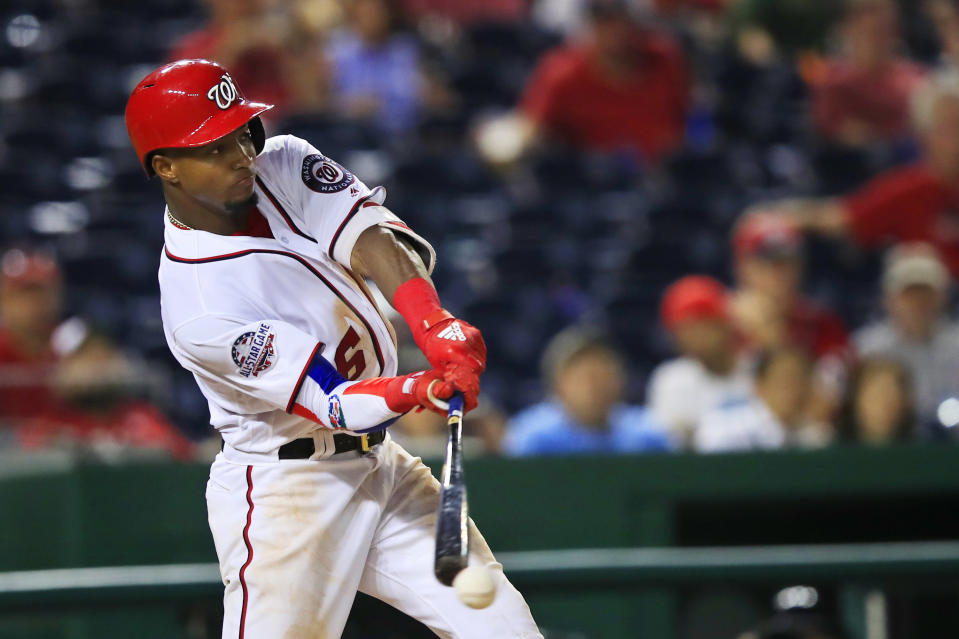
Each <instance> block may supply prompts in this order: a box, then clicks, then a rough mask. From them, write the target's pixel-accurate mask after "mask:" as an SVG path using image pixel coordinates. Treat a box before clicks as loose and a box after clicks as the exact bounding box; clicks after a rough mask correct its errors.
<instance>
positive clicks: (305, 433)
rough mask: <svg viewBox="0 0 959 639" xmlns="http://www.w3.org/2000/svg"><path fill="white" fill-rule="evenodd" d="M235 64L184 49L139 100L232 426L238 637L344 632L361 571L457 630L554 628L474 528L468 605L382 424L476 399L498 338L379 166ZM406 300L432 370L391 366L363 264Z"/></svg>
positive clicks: (319, 638)
mask: <svg viewBox="0 0 959 639" xmlns="http://www.w3.org/2000/svg"><path fill="white" fill-rule="evenodd" d="M270 108H271V105H268V104H262V103H257V102H252V101H249V100H247V99H245V98H244V97H243V95H242V94H241V93H240V91H239V89H238V87H237V86H236V84H235V83H234V82H233V80H232V79H231V77H230V75H229V73H227V71H226V70H225V69H223V68H222V67H221V66H219V65H217V64H215V63H213V62H209V61H206V60H181V61H179V62H174V63H172V64H168V65H166V66H164V67H161V68H160V69H157V70H156V71H154V72H153V73H151V74H149V75H148V76H147V77H146V78H144V79H143V80H142V81H141V82H140V83H139V84H138V85H137V86H136V88H135V89H134V90H133V93H132V94H131V96H130V99H129V101H128V102H127V107H126V124H127V130H128V132H129V134H130V139H131V141H132V142H133V147H134V149H135V150H136V152H137V154H138V155H139V158H140V160H141V162H142V163H143V166H144V168H145V169H146V172H147V174H148V175H150V176H156V177H157V178H159V180H160V183H161V185H162V187H163V193H164V196H165V199H166V203H167V207H166V212H165V215H166V228H165V234H164V248H163V254H162V256H161V262H160V272H159V280H160V294H161V306H162V310H161V313H162V319H163V328H164V332H165V334H166V338H167V342H168V344H169V346H170V349H171V351H172V352H173V355H174V356H175V357H176V359H177V360H178V361H179V362H180V364H182V365H183V367H184V368H186V369H187V370H189V371H190V372H191V373H193V375H194V377H195V378H196V381H197V384H198V385H199V387H200V390H201V391H202V392H203V394H204V396H206V398H207V400H208V402H209V406H210V415H211V423H212V424H213V426H214V427H216V428H217V430H219V432H220V435H221V436H222V437H223V449H222V452H221V453H220V454H219V455H217V457H216V459H215V461H214V462H213V466H212V468H211V470H210V479H209V483H208V484H207V491H206V498H207V505H208V512H209V523H210V529H211V530H212V532H213V538H214V542H215V545H216V551H217V556H218V557H219V562H220V572H221V575H222V578H223V585H224V588H225V593H224V620H223V637H231V638H236V637H239V639H243V638H244V637H248V638H250V639H273V638H279V637H287V638H289V639H293V638H296V639H306V638H316V639H327V638H335V637H339V636H340V634H341V633H342V630H343V627H344V624H345V623H346V618H347V615H348V613H349V611H350V608H351V605H352V603H353V599H354V596H355V593H356V591H357V590H359V591H361V592H365V593H368V594H370V595H372V596H374V597H377V598H379V599H381V600H383V601H385V602H387V603H389V604H391V605H393V606H395V607H396V608H398V609H400V610H402V611H403V612H405V613H407V614H409V615H411V616H413V617H415V618H416V619H419V620H420V621H422V622H423V623H424V624H426V625H427V626H429V627H430V628H431V629H432V630H433V631H434V632H436V633H437V634H438V635H439V636H441V637H463V638H467V637H475V638H476V639H490V638H493V637H495V638H497V639H500V638H509V637H542V635H540V633H539V631H538V630H537V628H536V624H535V623H534V621H533V619H532V616H531V615H530V612H529V608H528V607H527V605H526V603H525V602H524V600H523V598H522V596H521V595H520V594H519V593H518V592H517V591H516V589H515V588H513V586H512V585H511V584H510V583H509V582H508V581H507V580H506V578H505V577H504V576H503V572H502V567H501V566H500V565H499V564H498V563H496V561H495V559H494V558H493V555H492V554H491V553H490V550H489V547H488V546H487V545H486V543H485V542H484V540H483V538H482V537H481V536H480V534H479V533H478V531H476V530H475V527H473V528H472V529H471V536H472V554H471V557H470V561H471V563H474V564H481V565H485V566H487V567H488V568H490V569H492V570H493V573H494V575H495V579H496V581H497V590H498V595H497V597H496V601H495V602H494V603H493V604H492V605H491V606H489V607H488V608H485V609H483V610H473V609H470V608H467V607H466V606H465V605H463V604H462V603H460V602H459V600H458V599H457V598H456V595H455V593H454V591H453V589H451V588H446V587H444V586H442V585H440V584H439V582H437V580H436V579H435V578H434V577H433V573H432V552H433V544H434V539H433V535H434V526H435V509H436V506H437V496H438V492H439V489H438V484H437V482H436V481H435V480H434V478H433V477H432V475H431V474H430V472H429V469H427V468H426V466H424V465H423V464H422V463H421V462H420V461H419V459H417V458H414V457H412V456H410V454H409V453H407V452H406V451H405V450H403V449H402V448H401V447H400V446H399V445H397V444H395V443H394V442H392V441H391V439H390V437H389V435H388V434H387V432H386V428H387V427H388V426H389V425H390V424H392V423H393V422H394V421H395V420H396V419H397V418H398V417H399V416H401V415H402V414H404V413H405V412H407V411H409V410H411V409H414V408H426V409H430V410H439V408H437V406H436V405H435V404H434V403H433V401H432V400H433V398H440V399H442V398H447V397H449V396H450V395H451V394H452V393H453V391H454V389H458V390H460V391H462V392H463V393H464V395H465V397H466V403H467V407H468V408H471V407H474V406H475V405H476V396H477V394H478V393H479V374H480V373H481V372H482V371H483V369H484V368H485V364H486V361H485V360H486V347H485V345H484V344H483V339H482V337H481V336H480V333H479V331H477V330H476V329H475V328H474V327H472V326H470V325H469V324H467V323H466V322H464V321H462V320H458V319H456V318H454V317H453V316H452V315H450V314H449V313H448V312H447V311H445V310H443V308H442V306H441V305H440V302H439V299H438V297H437V294H436V291H435V289H434V288H433V285H432V283H431V281H430V279H429V273H430V272H431V271H432V268H433V263H434V259H435V255H434V253H433V249H432V247H430V245H429V243H427V242H426V241H425V240H424V239H423V238H421V237H420V236H418V235H417V234H416V233H415V232H413V231H412V230H411V229H410V228H409V227H408V226H407V225H406V224H404V223H403V222H402V221H401V220H400V219H399V218H398V217H396V216H395V215H394V214H393V213H391V212H390V211H389V210H388V209H387V208H386V207H385V206H383V202H384V199H385V195H386V194H385V192H384V190H383V189H382V188H381V187H377V188H375V189H372V190H371V189H369V188H367V186H366V185H365V184H363V183H362V182H361V181H360V180H359V179H357V178H356V177H355V176H354V175H353V174H351V173H350V172H349V171H348V170H347V169H346V168H344V167H342V166H341V165H339V164H337V163H336V162H335V161H334V160H332V159H330V158H328V157H325V156H324V155H323V154H322V153H320V151H318V150H317V149H315V148H314V147H313V146H311V145H310V144H309V143H308V142H305V141H304V140H301V139H298V138H296V137H293V136H288V135H287V136H276V137H271V138H270V139H265V134H264V131H263V125H262V123H261V122H260V115H261V114H262V113H263V112H264V111H267V110H268V109H270ZM366 279H370V280H372V281H373V282H374V283H375V284H376V285H377V286H378V287H379V289H380V290H381V291H382V292H383V294H384V295H385V296H386V298H387V299H389V300H391V301H392V304H393V306H394V307H395V308H396V309H397V310H398V311H399V312H400V313H401V314H402V315H403V317H404V318H405V319H406V321H407V322H408V323H409V325H410V328H411V329H412V331H413V335H414V338H415V340H416V343H417V344H418V345H419V346H420V348H421V349H422V350H423V352H424V354H425V355H426V357H427V359H428V360H429V363H430V365H431V366H432V369H431V370H428V371H423V372H420V373H416V374H412V375H405V376H401V377H396V376H395V374H396V345H395V337H394V335H393V333H392V331H391V328H390V324H389V322H388V321H387V320H386V319H385V318H384V316H383V314H382V313H381V311H380V309H379V308H378V307H377V305H376V303H375V302H374V301H373V298H372V296H371V295H370V291H369V289H368V288H367V284H366V282H365V280H366Z"/></svg>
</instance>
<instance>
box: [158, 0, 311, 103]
mask: <svg viewBox="0 0 959 639" xmlns="http://www.w3.org/2000/svg"><path fill="white" fill-rule="evenodd" d="M206 5H207V8H208V10H209V14H210V19H209V23H208V24H207V26H205V27H203V28H201V29H199V30H197V31H194V32H192V33H188V34H186V35H185V36H183V37H182V38H180V40H178V41H177V42H176V43H175V44H174V45H173V47H172V48H171V50H170V60H185V59H190V58H204V59H208V60H214V61H215V62H219V63H220V64H222V65H223V66H225V67H227V68H229V69H230V70H231V73H232V74H233V76H234V79H235V80H236V83H237V84H238V85H239V86H241V87H243V90H244V92H246V95H247V97H252V98H254V99H256V100H258V101H260V102H267V103H269V104H273V105H276V108H275V109H273V111H272V112H270V113H268V114H266V117H268V118H270V119H279V118H280V117H281V116H282V115H283V114H284V113H286V112H288V111H309V110H316V109H318V108H319V107H320V105H321V101H322V96H323V86H324V83H325V77H324V73H323V66H322V65H321V64H320V63H319V61H320V60H321V57H320V56H319V55H314V54H313V52H312V51H310V44H309V43H310V41H311V37H310V36H312V35H315V34H302V33H300V32H299V31H298V30H297V29H298V28H300V27H302V25H304V24H307V22H306V21H304V20H302V19H300V18H302V17H303V13H302V12H297V11H296V10H294V9H295V8H294V7H292V6H291V5H290V3H287V2H277V0H206ZM314 13H315V12H314Z"/></svg>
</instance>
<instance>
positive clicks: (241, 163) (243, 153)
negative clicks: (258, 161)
mask: <svg viewBox="0 0 959 639" xmlns="http://www.w3.org/2000/svg"><path fill="white" fill-rule="evenodd" d="M234 151H235V152H234V154H233V155H234V164H233V166H234V168H237V169H243V168H249V167H250V166H252V164H253V160H254V158H256V149H255V148H253V145H252V144H244V143H243V141H242V140H237V141H236V149H235V150H234Z"/></svg>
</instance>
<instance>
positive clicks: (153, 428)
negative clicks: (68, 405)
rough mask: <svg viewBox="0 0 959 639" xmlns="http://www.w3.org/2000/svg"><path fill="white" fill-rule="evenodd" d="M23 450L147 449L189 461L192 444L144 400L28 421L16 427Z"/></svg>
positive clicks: (65, 412)
mask: <svg viewBox="0 0 959 639" xmlns="http://www.w3.org/2000/svg"><path fill="white" fill-rule="evenodd" d="M17 439H18V441H19V443H20V445H21V446H23V448H24V449H28V450H36V449H42V448H52V447H55V446H57V445H59V444H67V445H76V446H81V447H84V448H91V449H96V448H97V447H98V446H109V447H122V448H136V449H148V450H156V451H159V452H163V453H165V454H167V455H169V456H170V457H172V458H174V459H180V460H188V459H190V457H191V456H192V453H193V444H192V443H191V442H190V440H188V439H187V438H186V437H184V436H183V435H182V434H181V433H180V432H179V431H178V430H177V429H176V428H175V427H174V426H173V425H172V424H171V423H170V422H169V421H168V420H167V418H166V417H164V416H163V414H162V413H161V412H160V411H158V410H157V409H156V408H154V407H153V406H151V405H150V404H148V403H146V402H143V401H136V400H133V401H127V402H123V403H121V404H119V405H118V406H115V407H111V408H110V409H108V410H106V411H104V412H80V411H77V410H64V411H62V412H61V413H59V414H58V413H52V414H48V415H46V416H43V417H38V418H35V419H32V420H29V421H28V422H26V423H25V424H24V425H23V426H22V427H21V428H19V429H18V430H17Z"/></svg>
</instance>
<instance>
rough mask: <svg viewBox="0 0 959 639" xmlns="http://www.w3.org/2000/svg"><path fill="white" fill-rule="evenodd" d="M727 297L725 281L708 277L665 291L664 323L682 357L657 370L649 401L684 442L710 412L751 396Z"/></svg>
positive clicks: (684, 280) (693, 278) (695, 277)
mask: <svg viewBox="0 0 959 639" xmlns="http://www.w3.org/2000/svg"><path fill="white" fill-rule="evenodd" d="M727 295H728V293H727V291H726V288H725V287H724V286H723V285H722V284H720V283H719V282H718V281H716V280H714V279H713V278H711V277H706V276H703V275H690V276H687V277H684V278H682V279H680V280H678V281H677V282H674V283H673V284H672V285H670V287H669V288H668V289H666V293H665V294H664V295H663V302H662V306H661V309H660V314H661V317H662V322H663V325H664V326H665V327H666V329H667V330H669V332H670V333H671V335H672V337H673V340H674V342H675V344H676V348H677V350H678V351H679V354H680V356H679V357H677V358H675V359H671V360H669V361H666V362H663V363H662V364H660V365H659V366H657V367H656V369H655V370H654V371H653V373H652V376H651V378H650V382H649V389H648V391H647V393H646V402H647V404H648V406H649V410H650V411H651V412H652V414H653V415H654V416H655V417H656V419H657V420H658V421H659V422H660V423H662V424H665V425H666V426H668V427H670V428H671V429H672V430H673V431H674V433H675V435H676V438H677V439H678V440H679V441H681V442H689V440H690V439H691V436H692V431H693V428H694V427H695V426H696V424H697V423H698V422H699V420H700V419H701V418H702V416H703V415H704V414H705V413H706V412H708V411H709V410H712V409H713V408H716V407H717V406H719V405H720V404H725V403H728V402H730V401H734V400H737V399H742V398H745V397H748V396H749V394H750V387H751V384H752V382H751V380H750V378H749V374H748V372H747V371H746V370H745V369H744V366H743V365H742V362H741V360H740V359H739V357H738V355H737V344H736V333H735V329H734V327H733V324H732V322H731V320H730V317H729V312H728V311H729V309H728V308H727Z"/></svg>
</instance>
